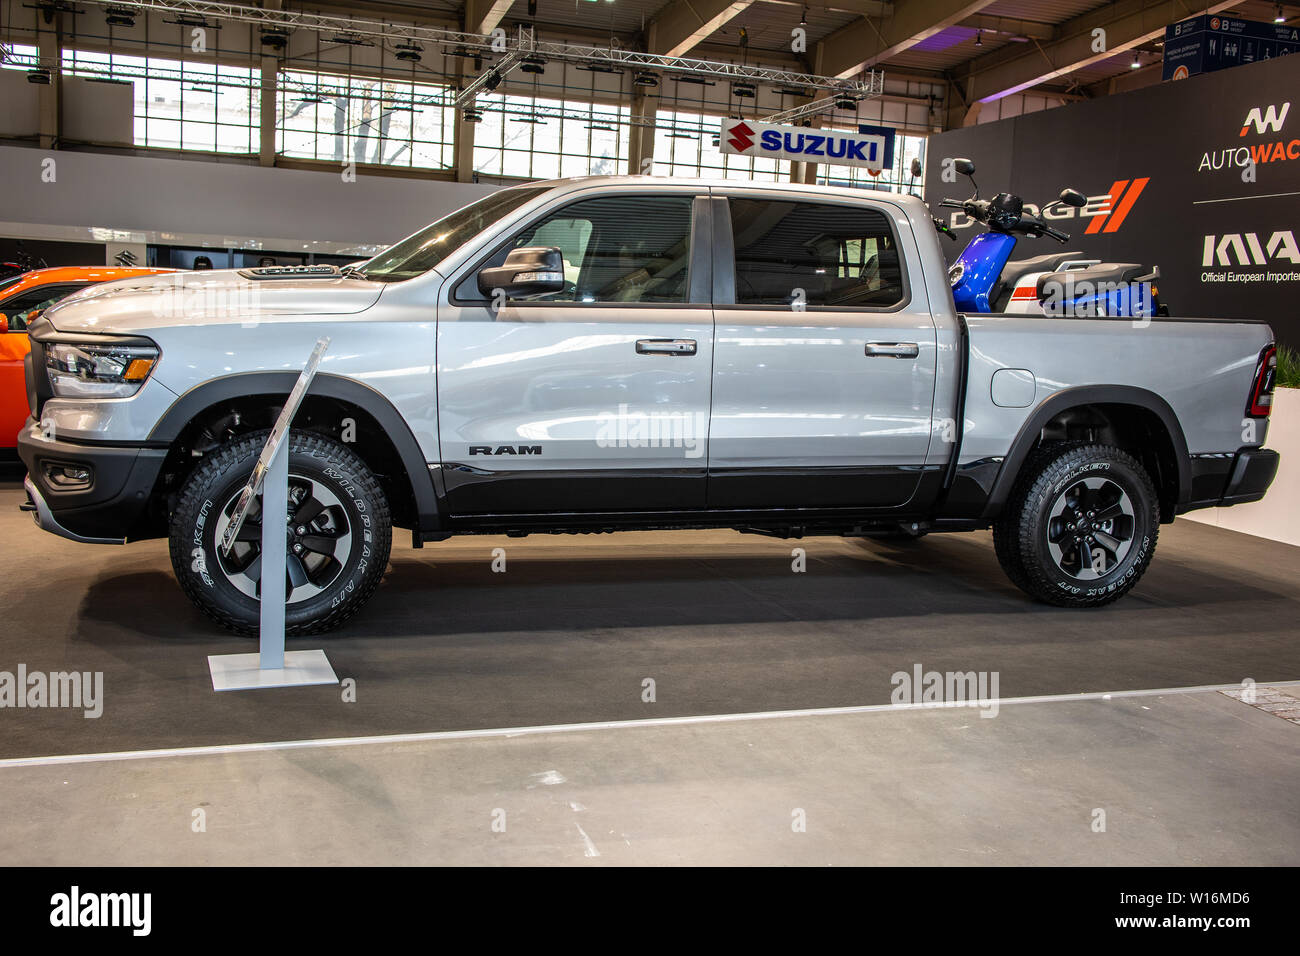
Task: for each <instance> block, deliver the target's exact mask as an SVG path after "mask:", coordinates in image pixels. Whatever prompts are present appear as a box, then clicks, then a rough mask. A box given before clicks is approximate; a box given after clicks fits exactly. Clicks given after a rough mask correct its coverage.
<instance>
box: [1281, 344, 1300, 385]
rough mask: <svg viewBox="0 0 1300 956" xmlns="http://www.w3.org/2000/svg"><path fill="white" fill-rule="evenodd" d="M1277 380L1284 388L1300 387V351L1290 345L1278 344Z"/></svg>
mask: <svg viewBox="0 0 1300 956" xmlns="http://www.w3.org/2000/svg"><path fill="white" fill-rule="evenodd" d="M1276 381H1277V384H1278V385H1280V386H1281V387H1282V388H1300V352H1297V351H1296V350H1295V349H1293V348H1291V347H1290V346H1286V345H1279V346H1278V349H1277V380H1276Z"/></svg>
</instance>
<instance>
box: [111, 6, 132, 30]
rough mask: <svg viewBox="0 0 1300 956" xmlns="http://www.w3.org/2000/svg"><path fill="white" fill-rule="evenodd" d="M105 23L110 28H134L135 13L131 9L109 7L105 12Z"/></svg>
mask: <svg viewBox="0 0 1300 956" xmlns="http://www.w3.org/2000/svg"><path fill="white" fill-rule="evenodd" d="M104 22H105V23H107V24H108V25H109V26H110V27H133V26H135V11H134V10H132V9H131V8H130V7H109V8H108V9H107V10H105V11H104Z"/></svg>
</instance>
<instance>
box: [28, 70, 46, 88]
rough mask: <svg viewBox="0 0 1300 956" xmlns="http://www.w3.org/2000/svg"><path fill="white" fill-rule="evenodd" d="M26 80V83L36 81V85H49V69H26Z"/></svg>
mask: <svg viewBox="0 0 1300 956" xmlns="http://www.w3.org/2000/svg"><path fill="white" fill-rule="evenodd" d="M27 82H28V83H36V84H38V85H40V86H49V85H50V71H49V70H28V71H27Z"/></svg>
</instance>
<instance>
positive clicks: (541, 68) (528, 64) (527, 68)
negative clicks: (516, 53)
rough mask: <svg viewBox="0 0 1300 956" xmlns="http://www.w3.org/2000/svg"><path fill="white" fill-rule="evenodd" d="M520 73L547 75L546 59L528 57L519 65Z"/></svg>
mask: <svg viewBox="0 0 1300 956" xmlns="http://www.w3.org/2000/svg"><path fill="white" fill-rule="evenodd" d="M519 72H521V73H545V72H546V58H545V57H541V56H526V57H524V58H523V60H521V61H520V63H519Z"/></svg>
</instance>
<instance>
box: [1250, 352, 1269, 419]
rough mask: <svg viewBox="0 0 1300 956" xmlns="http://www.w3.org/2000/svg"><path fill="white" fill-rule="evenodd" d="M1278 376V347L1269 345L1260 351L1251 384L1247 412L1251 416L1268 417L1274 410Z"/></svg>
mask: <svg viewBox="0 0 1300 956" xmlns="http://www.w3.org/2000/svg"><path fill="white" fill-rule="evenodd" d="M1275 378H1277V348H1276V346H1273V345H1269V346H1266V347H1265V348H1264V351H1262V352H1260V353H1259V364H1258V365H1257V366H1256V367H1255V380H1254V381H1253V382H1252V383H1251V386H1250V401H1249V403H1247V405H1246V414H1247V415H1248V416H1250V417H1251V418H1268V416H1269V414H1270V413H1271V412H1272V411H1273V381H1274V379H1275Z"/></svg>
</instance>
